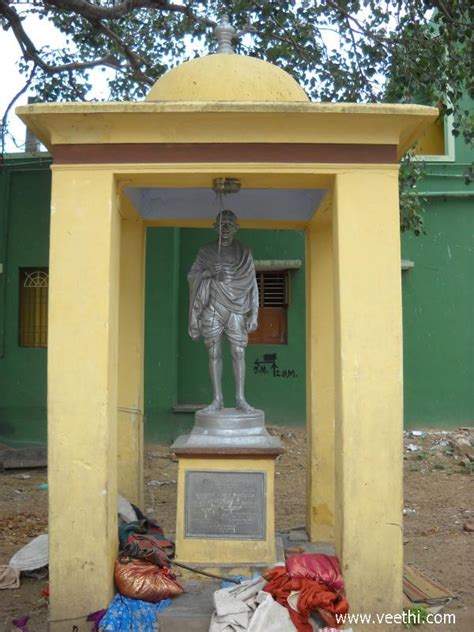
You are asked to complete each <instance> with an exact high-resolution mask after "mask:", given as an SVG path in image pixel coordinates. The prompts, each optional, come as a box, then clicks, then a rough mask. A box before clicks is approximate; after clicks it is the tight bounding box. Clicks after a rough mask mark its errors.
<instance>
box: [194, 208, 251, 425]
mask: <svg viewBox="0 0 474 632" xmlns="http://www.w3.org/2000/svg"><path fill="white" fill-rule="evenodd" d="M214 228H215V229H216V231H217V232H218V235H219V237H218V239H216V240H215V241H211V242H209V243H207V244H205V245H204V246H203V247H202V248H201V249H200V251H199V252H198V255H197V257H196V260H195V262H194V263H193V266H192V268H191V270H190V272H189V274H188V281H189V286H190V309H189V335H190V336H191V338H192V339H193V340H198V339H199V337H200V336H202V337H203V338H204V342H205V344H206V346H207V348H208V351H209V374H210V377H211V384H212V392H213V400H212V402H211V404H210V405H209V406H207V408H205V409H204V411H203V412H212V411H218V410H221V409H222V408H223V407H224V398H223V395H222V337H223V334H225V335H226V336H227V339H228V340H229V343H230V351H231V355H232V368H233V372H234V378H235V407H236V408H237V409H238V410H240V411H242V412H244V413H249V412H252V411H253V410H254V409H253V408H252V406H250V405H249V404H248V403H247V402H246V400H245V396H244V385H245V347H246V346H247V342H248V334H249V333H251V332H253V331H255V330H256V329H257V325H258V322H257V318H258V289H257V281H256V278H255V266H254V262H253V258H252V253H251V252H250V250H249V248H247V246H244V245H243V244H241V243H240V242H239V241H237V240H235V239H234V235H235V233H236V232H237V231H238V229H239V225H238V224H237V218H236V216H235V215H234V213H233V212H232V211H221V212H220V213H219V214H218V216H217V218H216V221H215V223H214Z"/></svg>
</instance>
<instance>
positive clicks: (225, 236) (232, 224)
mask: <svg viewBox="0 0 474 632" xmlns="http://www.w3.org/2000/svg"><path fill="white" fill-rule="evenodd" d="M214 229H215V230H216V231H217V232H218V233H219V237H220V242H221V244H222V245H223V246H230V244H231V243H232V240H233V239H234V235H235V233H236V232H237V231H238V230H239V225H238V223H237V216H236V215H235V213H233V212H232V211H228V210H225V211H221V212H220V213H219V214H218V215H217V217H216V221H215V222H214Z"/></svg>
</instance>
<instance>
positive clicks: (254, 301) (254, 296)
mask: <svg viewBox="0 0 474 632" xmlns="http://www.w3.org/2000/svg"><path fill="white" fill-rule="evenodd" d="M250 256H252V255H250ZM252 276H253V282H252V287H251V288H250V301H249V303H250V312H249V315H248V320H247V331H248V332H249V333H252V332H253V331H255V330H256V329H257V327H258V307H259V301H258V285H257V277H256V274H255V264H254V262H253V258H252Z"/></svg>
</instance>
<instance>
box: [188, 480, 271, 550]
mask: <svg viewBox="0 0 474 632" xmlns="http://www.w3.org/2000/svg"><path fill="white" fill-rule="evenodd" d="M185 498H186V501H185V524H186V526H185V537H186V538H209V539H213V538H215V539H219V538H221V539H225V540H264V539H265V523H266V515H265V511H266V502H265V473H264V472H216V471H215V470H213V471H202V470H194V471H188V472H186V490H185Z"/></svg>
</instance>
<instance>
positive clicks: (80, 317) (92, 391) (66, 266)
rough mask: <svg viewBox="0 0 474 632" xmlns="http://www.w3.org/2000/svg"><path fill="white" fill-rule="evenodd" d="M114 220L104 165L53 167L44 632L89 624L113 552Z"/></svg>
mask: <svg viewBox="0 0 474 632" xmlns="http://www.w3.org/2000/svg"><path fill="white" fill-rule="evenodd" d="M119 248H120V218H119V215H118V212H117V208H116V204H115V193H114V181H113V174H112V172H111V171H109V170H100V169H84V168H82V169H81V168H77V169H75V168H74V167H70V168H67V167H66V168H55V169H53V186H52V208H51V244H50V293H49V341H48V482H49V539H50V544H49V576H50V587H51V597H50V630H51V631H53V632H55V631H63V630H71V629H72V628H73V626H74V625H76V626H77V630H79V631H80V632H82V631H83V630H89V629H90V624H87V625H86V624H85V620H84V617H85V616H86V615H87V614H88V613H90V612H92V611H94V610H98V609H99V608H103V607H105V606H106V605H107V603H108V602H109V600H110V598H111V597H112V594H113V563H114V559H115V557H116V553H117V509H116V507H117V440H116V419H117V347H118V294H119Z"/></svg>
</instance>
